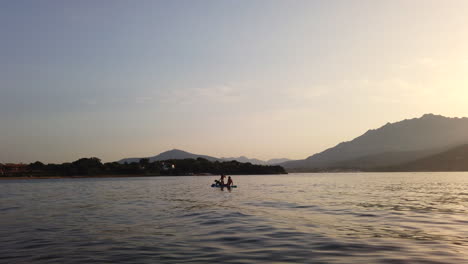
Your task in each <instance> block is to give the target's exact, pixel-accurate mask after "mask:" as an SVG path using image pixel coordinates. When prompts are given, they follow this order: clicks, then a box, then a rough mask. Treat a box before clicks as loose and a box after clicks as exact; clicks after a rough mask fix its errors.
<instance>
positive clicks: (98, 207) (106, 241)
mask: <svg viewBox="0 0 468 264" xmlns="http://www.w3.org/2000/svg"><path fill="white" fill-rule="evenodd" d="M214 178H215V177H206V176H200V177H154V178H115V179H73V180H72V179H61V180H60V179H58V180H57V179H56V180H15V181H1V182H0V213H1V218H0V221H1V222H0V223H1V225H0V245H1V247H0V262H1V263H181V262H191V263H213V262H218V261H219V262H223V263H272V262H276V263H463V262H464V261H466V259H468V173H399V174H391V173H382V174H371V173H367V174H296V175H295V174H292V175H287V176H284V175H282V176H236V177H234V180H235V181H236V184H237V185H238V188H236V189H232V190H227V189H226V188H224V189H223V190H221V189H220V188H211V187H210V185H211V183H212V181H213V179H214Z"/></svg>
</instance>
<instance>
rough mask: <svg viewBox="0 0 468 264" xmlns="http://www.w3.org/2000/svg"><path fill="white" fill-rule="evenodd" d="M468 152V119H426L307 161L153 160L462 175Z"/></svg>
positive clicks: (175, 154)
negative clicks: (208, 161) (456, 172)
mask: <svg viewBox="0 0 468 264" xmlns="http://www.w3.org/2000/svg"><path fill="white" fill-rule="evenodd" d="M465 150H467V151H468V118H448V117H444V116H440V115H433V114H426V115H423V116H422V117H420V118H413V119H405V120H403V121H400V122H395V123H387V124H386V125H384V126H382V127H380V128H378V129H371V130H369V131H367V132H366V133H364V134H363V135H361V136H359V137H357V138H355V139H353V140H351V141H347V142H342V143H340V144H338V145H336V146H335V147H333V148H329V149H327V150H325V151H323V152H320V153H317V154H314V155H312V156H310V157H308V158H306V159H303V160H288V159H271V160H268V161H262V160H259V159H249V158H247V157H245V156H240V157H230V158H216V157H211V156H207V155H200V154H193V153H189V152H186V151H182V150H177V149H173V150H170V151H166V152H163V153H161V154H158V155H156V156H153V157H148V158H149V159H150V161H151V162H153V161H157V160H168V159H188V158H192V159H194V158H198V157H201V158H205V159H207V160H210V161H216V160H218V161H228V160H237V161H239V162H243V163H246V162H250V163H252V164H259V165H281V166H283V167H284V168H285V169H286V170H288V171H289V172H294V171H297V172H308V171H337V170H338V171H340V170H341V171H349V170H363V171H401V170H409V171H413V170H457V169H460V170H461V169H463V168H465V167H464V166H465V165H464V164H465V163H467V162H468V158H467V157H465V156H463V155H464V154H463V153H465V152H463V151H465ZM140 159H141V158H127V159H122V160H120V161H119V162H120V163H125V162H128V163H131V162H138V161H139V160H140ZM464 162H465V163H464ZM466 170H468V168H466Z"/></svg>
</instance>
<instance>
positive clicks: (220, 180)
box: [219, 173, 226, 186]
mask: <svg viewBox="0 0 468 264" xmlns="http://www.w3.org/2000/svg"><path fill="white" fill-rule="evenodd" d="M224 178H226V175H224V174H222V173H221V178H220V179H219V184H220V185H221V186H223V185H224Z"/></svg>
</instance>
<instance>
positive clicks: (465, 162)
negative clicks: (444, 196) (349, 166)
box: [372, 144, 468, 171]
mask: <svg viewBox="0 0 468 264" xmlns="http://www.w3.org/2000/svg"><path fill="white" fill-rule="evenodd" d="M372 170H373V171H468V144H467V145H462V146H458V147H455V148H452V149H449V150H447V151H444V152H442V153H438V154H435V155H431V156H429V157H425V158H421V159H418V160H415V161H411V162H407V163H404V164H400V165H395V166H388V167H380V168H375V169H372Z"/></svg>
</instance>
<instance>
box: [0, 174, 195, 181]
mask: <svg viewBox="0 0 468 264" xmlns="http://www.w3.org/2000/svg"><path fill="white" fill-rule="evenodd" d="M171 176H172V175H96V176H86V175H83V176H13V177H0V180H42V179H44V180H45V179H87V178H132V177H133V178H141V177H171ZM181 176H182V175H181ZM183 176H202V175H183Z"/></svg>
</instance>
